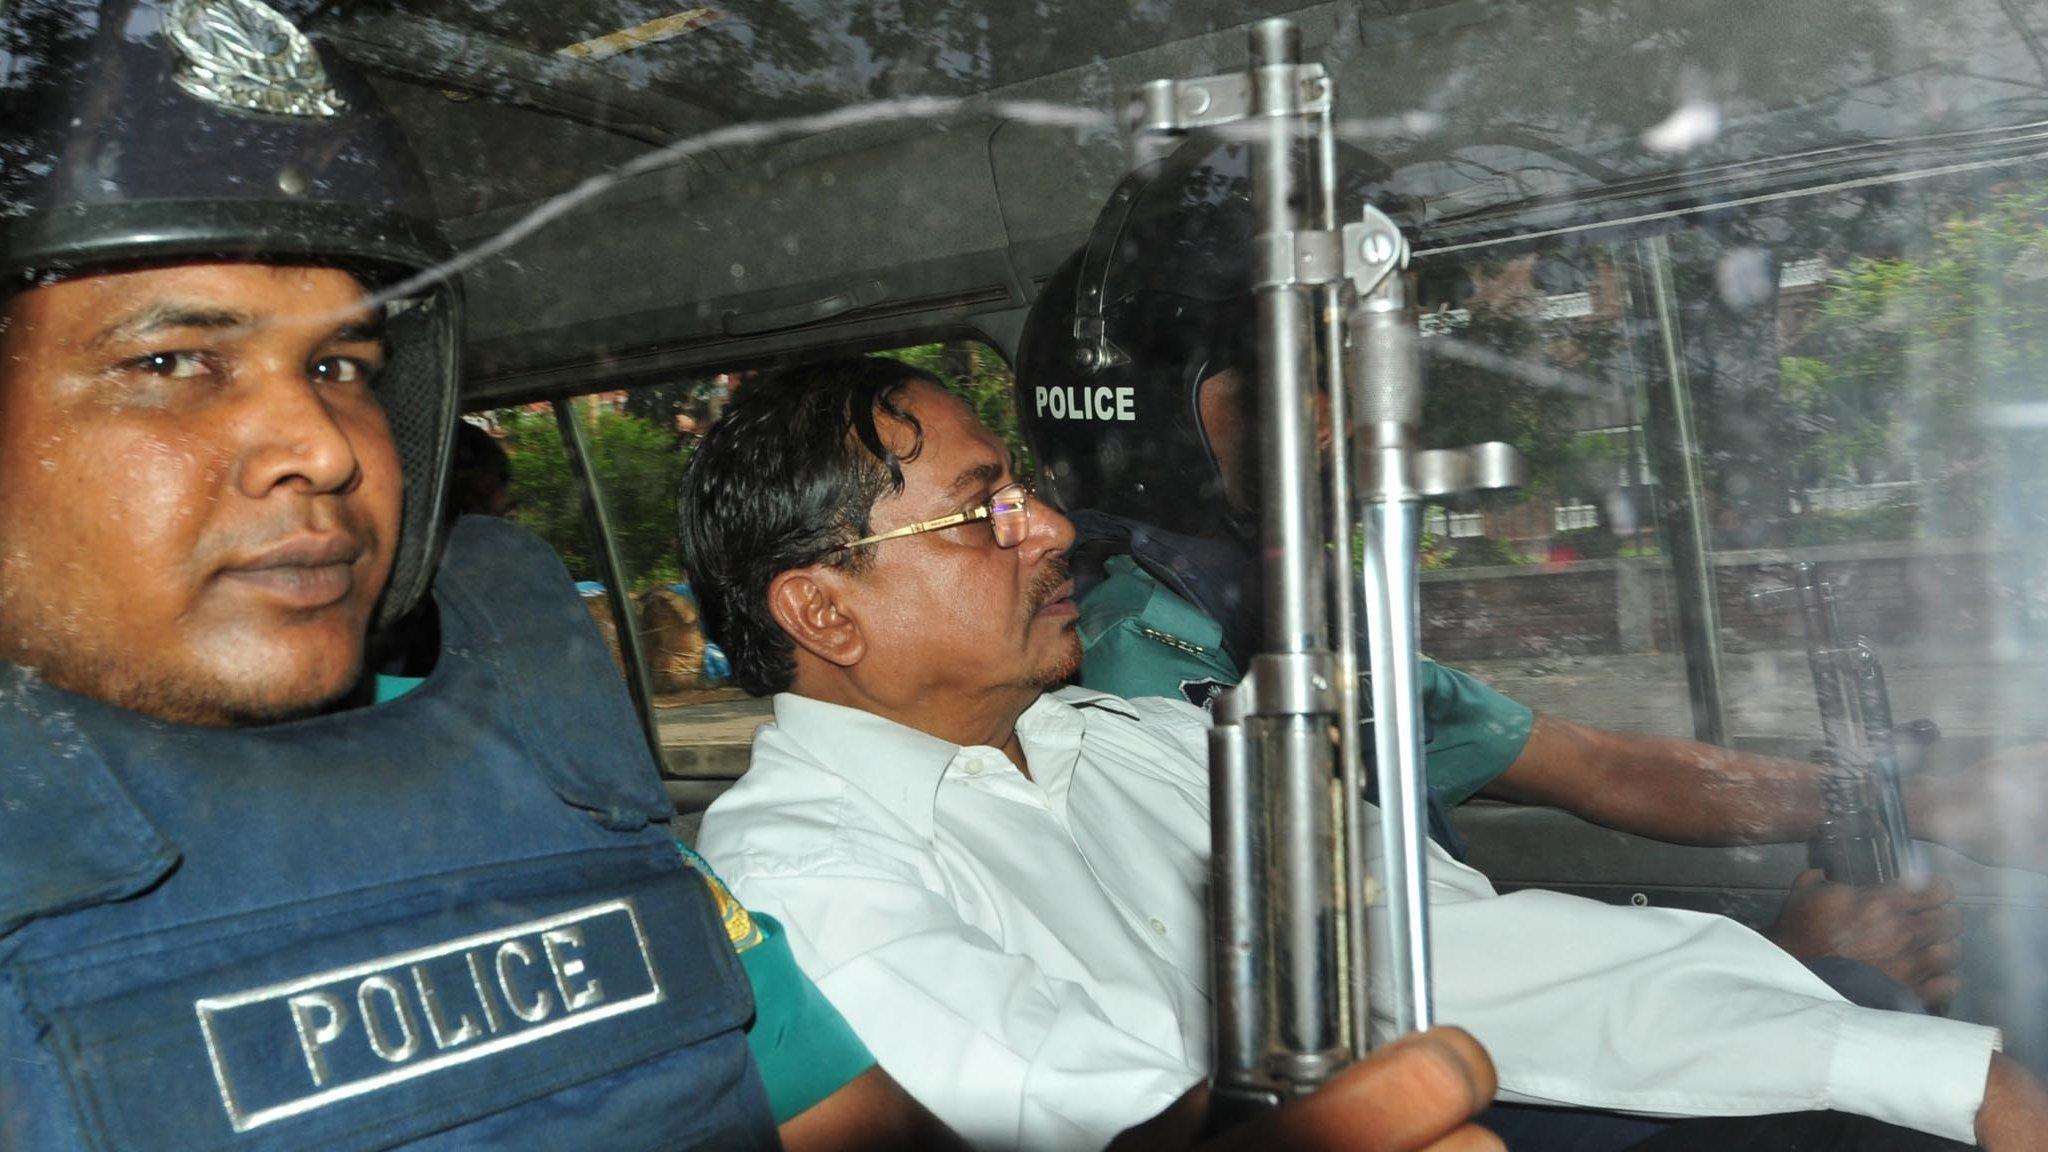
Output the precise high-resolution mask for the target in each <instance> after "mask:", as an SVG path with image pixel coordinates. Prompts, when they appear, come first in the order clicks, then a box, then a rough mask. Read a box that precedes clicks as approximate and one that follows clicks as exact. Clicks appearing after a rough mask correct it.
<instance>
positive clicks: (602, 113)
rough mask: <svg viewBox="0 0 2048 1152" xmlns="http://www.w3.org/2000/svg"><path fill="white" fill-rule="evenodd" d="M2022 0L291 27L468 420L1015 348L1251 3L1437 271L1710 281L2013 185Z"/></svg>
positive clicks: (1586, 886) (1976, 901)
mask: <svg viewBox="0 0 2048 1152" xmlns="http://www.w3.org/2000/svg"><path fill="white" fill-rule="evenodd" d="M2020 7H2021V6H2015V5H2012V4H2010V3H2005V2H2003V0H1958V2H1956V3H1951V4H1945V5H1930V4H1925V3H1920V2H1917V0H1796V2H1777V3H1768V2H1754V0H1698V2H1693V3H1685V4H1641V3H1630V2H1626V0H1349V2H1343V3H1323V4H1311V5H1301V4H1298V3H1293V2H1290V0H1260V2H1246V0H1188V2H1179V3H1136V4H1134V3H1129V2H1128V0H1115V2H1106V0H1031V2H1028V3H1010V2H1002V3H987V2H982V3H969V2H965V0H898V2H896V3H885V4H870V3H865V2H861V3H853V2H842V0H801V2H797V3H776V4H765V3H758V2H754V0H714V2H713V3H711V4H709V5H706V6H696V5H693V4H691V3H689V2H688V0H500V2H494V3H476V2H475V0H411V2H406V3H401V4H390V5H385V4H353V5H351V4H342V3H330V4H328V5H326V6H325V7H323V8H322V9H320V11H319V12H318V14H317V16H316V17H315V18H314V19H313V22H312V26H313V28H314V29H315V30H316V31H317V32H319V33H320V34H322V35H323V36H324V37H325V38H326V39H327V40H329V41H330V42H331V43H333V44H335V45H336V46H338V47H339V49H340V50H341V51H342V52H344V53H345V54H346V55H348V56H350V57H351V58H353V59H354V60H356V61H357V62H359V63H360V64H362V65H364V66H366V67H367V68H368V69H370V70H371V72H372V74H373V78H374V79H375V81H376V83H377V84H378V86H379V88H380V90H381V92H382V94H383V95H384V97H385V98H386V100H387V101H388V103H389V104H390V105H391V107H392V108H393V110H394V112H395V113H396V114H397V115H398V116H399V117H400V119H401V120H402V121H403V122H404V123H405V124H406V125H407V127H408V128H409V129H410V130H411V132H412V134H413V137H414V139H415V140H416V141H417V142H418V144H419V147H420V149H421V151H422V152H423V154H424V160H425V163H426V165H427V168H428V174H429V177H430V179H431V181H432V183H433V185H434V190H435V192H436V195H437V196H438V198H439V202H440V204H441V207H442V210H443V212H444V213H445V216H446V219H447V222H448V225H449V227H450V229H451V231H452V233H453V235H454V238H455V240H456V242H457V244H458V246H460V247H461V248H462V249H463V250H464V251H465V253H466V255H465V256H464V257H463V258H462V262H463V271H462V276H463V279H464V281H465V289H466V292H467V299H468V308H469V328H470V332H469V345H468V368H467V380H466V383H465V388H466V394H465V397H464V405H465V407H467V408H483V407H487V406H493V405H504V404H511V403H516V402H524V401H531V400H537V399H547V398H551V397H557V396H562V395H568V394H572V393H580V392H589V391H591V390H593V389H597V388H618V387H628V386H631V385H634V384H636V383H644V382H650V381H657V380H660V379H663V378H665V377H670V376H674V375H677V374H681V373H689V372H693V371H704V370H709V369H713V368H719V367H725V366H734V365H749V364H758V363H762V362H765V361H769V360H773V359H776V358H780V357H787V356H790V355H793V354H798V353H807V352H817V351H822V350H830V349H854V348H876V347H885V346H890V345H891V344H892V343H893V344H905V343H911V342H915V341H929V340H933V339H938V338H945V337H952V336H968V335H972V336H974V337H975V338H978V339H981V340H983V341H985V342H987V343H989V344H991V345H993V346H994V347H996V348H998V349H1000V350H1002V351H1003V352H1005V353H1006V354H1007V353H1009V352H1010V351H1012V350H1013V349H1014V343H1015V339H1016V335H1017V332H1018V330H1019V328H1020V326H1021V323H1022V317H1023V314H1024V311H1025V309H1026V308H1027V307H1028V305H1029V303H1030V301H1031V298H1032V295H1033V293H1034V291H1035V289H1036V287H1037V286H1038V285H1039V284H1040V283H1042V282H1043V280H1044V278H1045V277H1046V276H1047V275H1048V274H1049V273H1051V271H1052V270H1053V269H1054V268H1055V267H1056V266H1057V265H1058V264H1059V262H1060V261H1061V260H1062V259H1063V258H1064V257H1065V256H1066V255H1067V254H1068V253H1070V252H1072V251H1073V250H1074V249H1075V248H1076V247H1078V246H1079V245H1080V244H1081V243H1082V242H1083V241H1084V240H1085V238H1086V236H1087V233H1088V231H1089V228H1090V226H1091V224H1092V222H1093V220H1094V218H1095V215H1096V213H1097V211H1098V210H1099V209H1100V207H1101V205H1102V203H1103V202H1104V200H1105V198H1106V197H1107V196H1108V194H1109V193H1110V191H1111V189H1112V188H1113V187H1114V185H1115V184H1116V182H1117V181H1118V179H1120V178H1121V177H1122V175H1123V174H1124V173H1125V172H1126V171H1127V169H1128V167H1129V165H1130V158H1129V154H1128V152H1127V150H1126V147H1125V144H1124V141H1123V138H1122V133H1121V130H1120V127H1119V124H1118V121H1119V119H1120V109H1121V108H1122V107H1123V103H1124V99H1125V96H1126V94H1127V93H1128V92H1129V91H1130V90H1131V89H1132V88H1133V87H1135V86H1136V85H1137V84H1139V83H1142V82H1144V81H1147V80H1151V79H1157V78H1163V77H1179V78H1187V77H1197V76H1205V75H1214V74H1218V73H1224V72H1232V71H1237V70H1240V69H1242V68H1243V67H1244V65H1245V32H1246V28H1247V27H1248V26H1249V25H1250V24H1251V23H1252V22H1254V21H1256V20H1259V19H1262V18H1265V17H1268V16H1275V15H1285V16H1288V17H1290V18H1292V19H1294V20H1295V21H1297V22H1298V23H1299V25H1300V27H1301V28H1302V31H1303V35H1304V41H1305V51H1306V56H1307V58H1309V59H1312V60H1320V61H1321V62H1323V63H1324V64H1325V66H1326V67H1327V68H1329V70H1330V71H1331V72H1332V73H1333V74H1334V75H1335V77H1336V81H1337V95H1338V104H1337V116H1338V119H1339V121H1340V125H1341V127H1340V131H1341V132H1342V134H1343V136H1344V138H1345V139H1346V140H1347V142H1349V143H1350V144H1352V145H1355V146H1356V147H1358V148H1361V149H1363V150H1365V151H1366V152H1369V153H1371V154H1372V155H1374V156H1375V157H1377V158H1378V159H1379V160H1380V161H1382V162H1383V163H1384V164H1385V166H1386V171H1385V175H1384V177H1383V180H1382V182H1381V188H1382V190H1383V192H1384V201H1385V203H1386V204H1387V205H1389V206H1391V207H1393V208H1395V209H1396V210H1397V217H1398V219H1399V220H1400V222H1401V223H1402V224H1403V225H1404V226H1405V227H1407V228H1408V229H1409V230H1410V238H1411V241H1412V243H1413V245H1414V249H1415V252H1416V260H1417V267H1418V269H1419V271H1420V272H1421V274H1422V276H1423V279H1424V282H1425V284H1427V283H1429V281H1430V277H1431V276H1432V275H1433V274H1435V273H1439V272H1441V273H1443V274H1444V276H1445V277H1446V278H1447V279H1448V280H1449V281H1452V282H1455V281H1457V280H1459V278H1460V277H1461V276H1462V275H1463V274H1462V273H1461V272H1460V271H1459V270H1460V269H1462V268H1464V267H1466V266H1467V265H1468V264H1471V263H1472V262H1473V261H1475V260H1478V259H1481V258H1492V257H1495V256H1504V257H1513V256H1515V255H1518V254H1526V253H1537V252H1540V253H1544V254H1548V255H1545V256H1544V257H1543V258H1544V259H1553V258H1557V256H1558V254H1560V253H1561V254H1562V258H1563V259H1564V260H1565V262H1566V263H1570V262H1571V261H1572V260H1574V259H1579V260H1581V261H1582V262H1583V260H1584V259H1587V258H1590V255H1589V254H1592V253H1595V252H1598V251H1604V250H1609V249H1613V248H1615V247H1616V246H1622V245H1626V246H1630V250H1631V251H1637V250H1639V249H1640V246H1643V245H1654V246H1659V247H1658V248H1657V251H1659V252H1662V253H1670V254H1675V255H1671V256H1670V258H1671V259H1673V260H1675V261H1677V267H1678V271H1679V272H1680V273H1681V278H1682V275H1683V274H1684V273H1686V265H1685V261H1687V260H1694V261H1695V262H1697V261H1700V260H1705V261H1707V264H1706V265H1705V267H1706V268H1707V271H1706V273H1705V274H1706V275H1708V276H1709V277H1711V275H1712V274H1713V268H1714V267H1716V266H1718V267H1722V268H1725V267H1727V262H1726V261H1725V260H1722V261H1719V263H1718V264H1716V262H1715V260H1716V257H1715V256H1714V254H1715V253H1720V254H1723V255H1725V254H1726V253H1727V252H1729V251H1732V250H1734V249H1736V248H1739V247H1742V246H1745V245H1750V246H1754V245H1758V244H1762V245H1765V246H1769V245H1771V244H1791V245H1793V246H1794V247H1796V246H1797V245H1796V240H1797V237H1798V236H1799V235H1800V229H1801V228H1805V227H1808V224H1807V223H1806V222H1807V221H1808V220H1809V218H1822V217H1830V214H1831V213H1832V214H1833V216H1834V217H1839V216H1842V215H1843V214H1844V211H1845V210H1843V209H1841V208H1840V205H1841V204H1843V203H1848V202H1850V201H1854V203H1856V204H1859V205H1863V204H1867V203H1871V204H1874V203H1879V202H1883V203H1887V204H1888V203H1893V202H1894V201H1895V199H1896V198H1898V197H1905V196H1908V195H1912V194H1916V193H1914V192H1913V191H1912V190H1914V189H1917V188H1919V187H1921V184H1920V183H1916V182H1917V181H1921V180H1922V179H1923V177H1924V178H1927V179H1933V178H1935V176H1937V175H1938V177H1939V178H1940V179H1941V180H1946V181H1949V182H1950V185H1955V186H1965V185H1966V186H1968V187H1970V188H1972V189H1978V190H1980V191H1981V190H1982V189H1985V188H1991V187H1994V186H2003V185H1998V184H1997V182H1999V181H2011V180H2014V179H2018V178H2024V177H2025V176H2027V175H2028V174H2030V173H2032V172H2034V171H2036V170H2038V166H2039V162H2040V158H2041V157H2042V156H2043V155H2048V45H2044V37H2048V20H2043V19H2041V18H2039V17H2035V16H2026V15H2024V14H2023V13H2021V12H2020V11H2019V8H2020ZM2028 21H2032V24H2031V25H2030V24H2029V23H2028ZM1930 174H1933V175H1930ZM1950 185H1943V186H1944V187H1948V186H1950ZM1830 196H1832V197H1836V199H1833V200H1828V199H1825V197H1830ZM1843 197H1847V198H1848V199H1847V200H1844V199H1842V198H1843ZM1859 197H1860V198H1861V199H1858V198H1859ZM1887 197H1891V198H1893V199H1891V200H1888V199H1886V198H1887ZM1830 218H1831V217H1830ZM1809 247H1810V248H1812V249H1814V250H1825V249H1827V248H1828V245H1827V244H1818V243H1816V244H1813V245H1809ZM1641 250H1644V251H1647V249H1641ZM1796 255H1798V253H1796V252H1793V251H1792V250H1791V249H1790V248H1788V249H1787V250H1786V251H1785V252H1784V253H1782V254H1780V255H1779V256H1778V257H1777V258H1778V259H1779V260H1780V261H1781V263H1782V262H1787V261H1789V260H1791V259H1792V257H1794V256H1796ZM1782 277H1783V274H1782V272H1781V278H1780V281H1779V282H1780V283H1787V282H1788V281H1786V280H1784V279H1783V278H1782ZM1468 280H1469V278H1468ZM1424 295H1425V299H1424V303H1425V305H1428V304H1429V303H1430V300H1429V299H1428V296H1429V290H1428V289H1427V288H1425V289H1424ZM1452 302H1455V300H1453V301H1452ZM1708 322H1710V321H1702V323H1708ZM1729 343H1740V341H1738V340H1731V341H1729ZM1739 356H1740V353H1738V352H1737V351H1732V350H1729V349H1723V350H1721V351H1718V352H1716V353H1714V354H1713V356H1710V357H1709V358H1708V359H1707V360H1706V361H1705V363H1706V365H1707V366H1708V370H1716V371H1718V370H1723V369H1725V370H1727V371H1731V372H1740V371H1743V370H1745V369H1744V365H1743V364H1742V363H1741V362H1740V360H1739ZM1715 357H1718V359H1716V358H1715ZM1567 375H1568V374H1567ZM1559 386H1561V387H1568V386H1569V380H1568V379H1562V378H1561V383H1560V384H1559ZM1427 596H1428V591H1427V589H1426V590H1425V597H1427ZM1426 603H1427V602H1426ZM1804 690H1805V689H1804V688H1803V687H1802V686H1801V685H1799V684H1797V683H1792V684H1790V685H1789V686H1788V687H1786V689H1785V691H1787V692H1790V693H1796V692H1799V691H1804ZM1808 704H1809V706H1810V695H1809V697H1808ZM1980 735H1982V736H1983V738H1984V739H1985V740H1987V741H1988V740H1990V739H1991V738H1992V736H1994V735H1995V733H1990V732H1988V731H1987V732H1986V733H1983V734H1980ZM1964 738H1965V739H1966V740H1967V738H1968V736H1967V734H1966V735H1965V737H1964ZM2034 738H2035V739H2040V738H2042V737H2041V735H2040V734H2036V735H2035V736H2034ZM1781 750H1785V751H1794V749H1792V748H1785V749H1781ZM1465 826H1466V828H1467V831H1468V835H1469V837H1470V838H1471V839H1472V840H1473V846H1474V856H1475V859H1476V860H1478V861H1479V862H1481V863H1482V865H1483V866H1484V867H1486V868H1487V870H1488V871H1489V872H1490V873H1491V874H1493V875H1494V876H1495V877H1496V879H1497V880H1500V881H1502V882H1503V886H1512V885H1513V884H1515V883H1532V884H1533V883H1542V884H1546V885H1548V886H1553V887H1561V888H1567V889H1570V890H1574V891H1581V892H1585V893H1587V894H1591V895H1597V896H1601V897H1603V898H1607V899H1622V900H1626V899H1631V898H1635V899H1639V900H1640V899H1645V898H1647V899H1651V900H1656V901H1659V902H1673V903H1685V904H1692V905H1695V906H1700V907H1711V908H1716V909H1719V910H1725V911H1730V912H1732V913H1734V914H1737V915H1740V916H1743V917H1745V918H1746V919H1750V920H1752V921H1755V920H1757V919H1760V918H1767V917H1768V915H1769V914H1770V912H1771V905H1772V901H1774V900H1775V899H1776V894H1779V893H1782V891H1783V879H1784V877H1785V876H1786V875H1788V874H1789V871H1792V870H1796V868H1797V866H1798V857H1799V855H1800V851H1801V850H1800V848H1799V846H1796V845H1795V846H1786V847H1784V848H1782V849H1772V850H1768V851H1759V850H1747V849H1745V850H1739V851H1738V850H1706V849H1684V848H1675V847H1671V846H1666V845H1651V844H1648V843H1647V842H1641V841H1636V840H1634V839H1633V838H1630V837H1626V836H1622V835H1621V834H1618V833H1607V832H1604V831H1602V830H1599V829H1594V828H1592V827H1590V826H1588V825H1584V824H1580V823H1579V822H1577V821H1575V820H1572V819H1571V818H1570V817H1567V816H1564V815H1563V814H1560V813H1544V812H1493V811H1488V810H1483V809H1482V810H1478V811H1475V812H1472V813H1469V814H1468V816H1467V823H1466V825H1465ZM1959 869H1960V870H1959V871H1958V872H1957V873H1956V875H1958V877H1959V884H1961V885H1962V886H1963V887H1964V889H1965V905H1966V907H1969V908H1976V909H1979V910H1981V909H1984V908H1991V907H1994V906H1995V907H1999V908H2002V909H2006V910H2012V909H2017V908H2022V907H2024V908H2026V909H2031V912H2030V913H2029V916H2030V919H2028V920H2027V921H2026V922H2025V926H2024V927H2023V928H2020V929H2012V930H2010V932H2011V933H2017V934H2016V935H2011V934H2009V936H2008V938H2009V939H2011V940H2015V941H2017V940H2022V939H2023V940H2026V941H2031V942H2032V945H2031V946H2033V948H2034V954H2039V953H2040V948H2041V947H2044V946H2048V881H2043V882H2041V883H2034V881H2039V880H2041V878H2039V877H2031V878H2028V879H2023V880H2015V879H2012V878H2011V877H2009V876H1993V875H1990V874H1989V873H1988V871H1987V870H1981V869H1980V870H1978V871H1977V872H1970V871H1969V870H1968V869H1967V868H1962V867H1961V866H1959ZM1973 915H1975V913H1973ZM1995 951H1997V950H1996V949H1990V950H1987V949H1982V948H1980V949H1977V953H1978V954H1980V955H1982V954H1984V953H1987V952H1995ZM1983 963H1984V964H1985V965H1987V967H1985V968H1982V969H1977V968H1972V969H1969V970H1968V971H1967V973H1966V974H1967V975H1969V976H1971V977H1972V978H1973V979H1975V980H1976V981H1977V984H1978V985H1979V986H1980V987H1983V988H1985V989H1987V990H1986V991H1984V992H1983V993H1981V995H1983V996H1985V997H1989V998H1990V999H1989V1000H1986V1001H1984V1002H1983V1003H1984V1004H1989V1005H1990V1008H1989V1009H1987V1011H1993V1012H1994V1013H1995V1009H1996V1008H1997V1007H1998V1005H1999V1004H2001V1003H2018V1002H2032V1003H2039V1002H2040V994H2041V992H2042V991H2043V989H2042V988H2040V987H2039V986H2038V985H2039V984H2040V982H2041V980H2042V977H2040V976H2039V975H2038V974H2036V973H2033V972H2018V973H2016V972H2013V971H2009V970H2005V969H2004V968H2003V961H2002V959H2001V958H2000V957H1997V956H1990V957H1989V958H1987V959H1985V960H1984V961H1983ZM1989 965H2000V966H2001V967H2000V970H1998V971H1993V970H1992V969H1991V968H1990V967H1988V966H1989ZM2022 985H2025V986H2022ZM2024 997H2031V1000H2023V999H2022V998H2024ZM1965 1007H1969V1005H1967V1004H1966V1005H1965ZM2020 1040H2021V1043H2022V1046H2025V1045H2026V1044H2027V1043H2029V1041H2028V1040H2027V1038H2025V1037H2021V1038H2020ZM2031 1043H2033V1044H2034V1045H2035V1046H2036V1051H2038V1050H2040V1048H2042V1047H2048V1045H2042V1044H2041V1040H2040V1038H2038V1037H2036V1038H2034V1039H2033V1040H2032V1041H2031Z"/></svg>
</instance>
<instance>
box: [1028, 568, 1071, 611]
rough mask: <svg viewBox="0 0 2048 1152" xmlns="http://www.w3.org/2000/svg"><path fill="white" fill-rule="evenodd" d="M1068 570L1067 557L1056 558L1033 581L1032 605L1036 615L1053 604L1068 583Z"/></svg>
mask: <svg viewBox="0 0 2048 1152" xmlns="http://www.w3.org/2000/svg"><path fill="white" fill-rule="evenodd" d="M1068 570H1069V569H1068V565H1067V558H1066V557H1065V556H1054V557H1052V558H1051V559H1049V560H1047V561H1046V562H1045V570H1044V571H1042V572H1040V573H1039V574H1038V576H1037V577H1036V578H1035V579H1033V580H1032V581H1031V598H1030V604H1031V611H1032V613H1033V614H1034V615H1035V614H1036V613H1037V612H1038V610H1039V609H1041V608H1043V607H1045V606H1046V605H1047V604H1050V603H1052V602H1053V598H1054V596H1056V595H1057V594H1058V593H1059V590H1060V586H1061V585H1062V584H1065V583H1066V582H1067V574H1068Z"/></svg>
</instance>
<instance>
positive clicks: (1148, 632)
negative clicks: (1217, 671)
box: [1138, 624, 1229, 687]
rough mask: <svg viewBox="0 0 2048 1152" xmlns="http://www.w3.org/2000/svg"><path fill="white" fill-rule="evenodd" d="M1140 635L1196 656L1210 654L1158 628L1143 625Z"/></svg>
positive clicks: (1139, 631)
mask: <svg viewBox="0 0 2048 1152" xmlns="http://www.w3.org/2000/svg"><path fill="white" fill-rule="evenodd" d="M1138 635H1140V636H1143V637H1144V638H1145V639H1147V640H1153V641H1157V642H1158V643H1161V644H1164V645H1166V646H1167V647H1168V648H1172V649H1175V650H1176V651H1180V652H1187V653H1189V654H1191V655H1195V656H1206V655H1208V654H1209V650H1208V649H1207V648H1204V647H1202V646H1201V645H1200V644H1190V643H1188V642H1187V641H1186V640H1183V639H1181V638H1180V637H1178V636H1175V635H1172V634H1170V633H1166V632H1161V631H1160V630H1159V629H1157V628H1147V627H1145V626H1144V625H1142V624H1141V625H1139V626H1138ZM1225 687H1229V685H1225Z"/></svg>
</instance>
